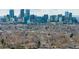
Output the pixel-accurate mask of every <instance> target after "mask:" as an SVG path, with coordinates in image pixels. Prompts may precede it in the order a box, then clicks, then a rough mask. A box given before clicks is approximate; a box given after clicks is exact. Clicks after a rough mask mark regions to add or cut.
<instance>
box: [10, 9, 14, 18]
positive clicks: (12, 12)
mask: <svg viewBox="0 0 79 59" xmlns="http://www.w3.org/2000/svg"><path fill="white" fill-rule="evenodd" d="M9 15H10V17H11V18H13V17H14V10H13V9H11V10H9Z"/></svg>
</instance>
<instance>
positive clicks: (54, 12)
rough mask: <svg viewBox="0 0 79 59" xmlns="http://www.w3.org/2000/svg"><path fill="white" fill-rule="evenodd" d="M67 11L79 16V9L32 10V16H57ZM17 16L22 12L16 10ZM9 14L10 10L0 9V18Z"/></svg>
mask: <svg viewBox="0 0 79 59" xmlns="http://www.w3.org/2000/svg"><path fill="white" fill-rule="evenodd" d="M65 11H69V12H72V13H73V15H79V10H78V9H31V10H30V14H35V15H38V16H41V15H44V14H49V15H57V14H63V15H64V12H65ZM14 12H15V15H17V16H19V13H20V10H19V9H16V10H14ZM7 14H9V9H0V16H4V15H7Z"/></svg>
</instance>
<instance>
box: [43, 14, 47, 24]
mask: <svg viewBox="0 0 79 59" xmlns="http://www.w3.org/2000/svg"><path fill="white" fill-rule="evenodd" d="M47 20H48V14H44V16H43V17H42V21H43V23H46V22H47Z"/></svg>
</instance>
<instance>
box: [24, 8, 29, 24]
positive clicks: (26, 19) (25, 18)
mask: <svg viewBox="0 0 79 59" xmlns="http://www.w3.org/2000/svg"><path fill="white" fill-rule="evenodd" d="M29 18H30V10H29V9H26V10H25V16H24V22H25V23H27V21H28V20H29Z"/></svg>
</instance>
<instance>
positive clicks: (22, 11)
mask: <svg viewBox="0 0 79 59" xmlns="http://www.w3.org/2000/svg"><path fill="white" fill-rule="evenodd" d="M20 17H24V9H21V10H20Z"/></svg>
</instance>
